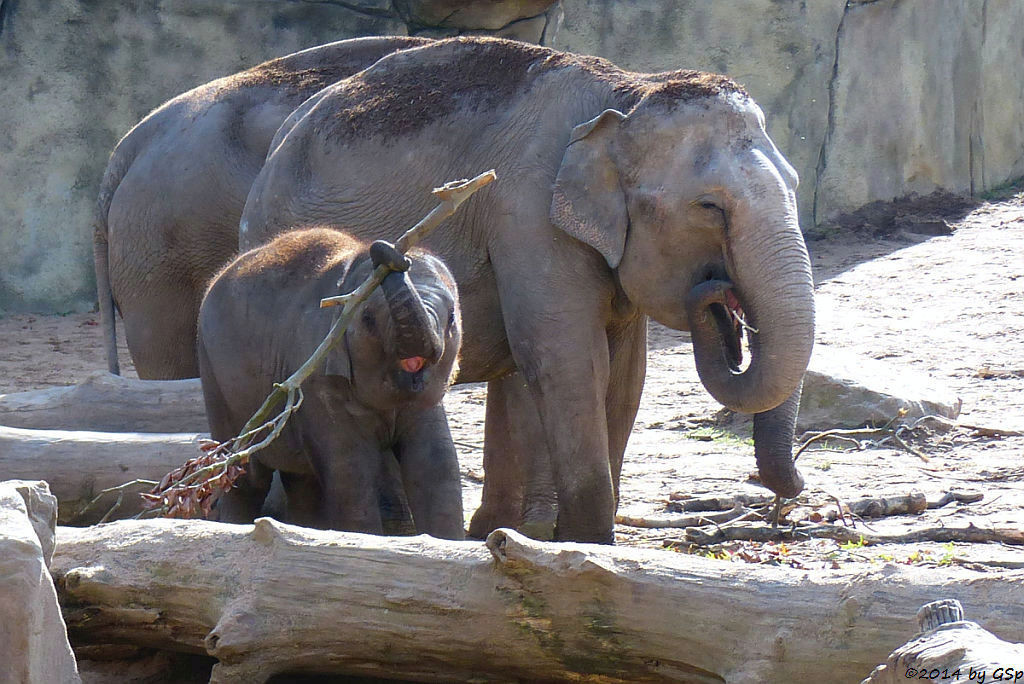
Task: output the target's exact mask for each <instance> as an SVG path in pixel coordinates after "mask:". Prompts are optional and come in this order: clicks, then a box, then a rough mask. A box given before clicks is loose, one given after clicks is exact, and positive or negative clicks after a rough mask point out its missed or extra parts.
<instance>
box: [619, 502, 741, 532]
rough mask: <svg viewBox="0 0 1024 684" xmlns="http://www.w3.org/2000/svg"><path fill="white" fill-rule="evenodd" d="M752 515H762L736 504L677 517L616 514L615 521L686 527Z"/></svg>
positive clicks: (735, 519)
mask: <svg viewBox="0 0 1024 684" xmlns="http://www.w3.org/2000/svg"><path fill="white" fill-rule="evenodd" d="M752 516H757V517H761V514H760V513H758V512H757V511H752V510H751V509H749V508H747V507H745V506H743V505H742V504H736V506H734V507H733V508H732V509H730V510H728V511H722V512H719V513H705V514H701V515H686V516H680V517H675V518H646V517H635V516H630V515H616V516H615V523H616V524H617V525H625V526H626V527H643V528H647V529H662V528H686V527H699V526H701V525H706V524H708V523H731V522H736V521H739V520H744V519H749V518H750V517H752Z"/></svg>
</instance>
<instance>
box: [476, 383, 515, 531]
mask: <svg viewBox="0 0 1024 684" xmlns="http://www.w3.org/2000/svg"><path fill="white" fill-rule="evenodd" d="M517 377H518V378H519V381H520V382H521V381H522V377H521V376H517V375H509V376H506V377H504V378H500V379H498V380H491V381H490V382H488V383H487V413H486V416H485V418H484V490H483V494H482V496H481V502H480V508H478V509H477V510H476V512H475V513H473V517H472V519H471V520H470V522H469V536H470V537H473V538H475V539H484V538H485V537H487V535H488V534H490V533H491V531H493V530H496V529H498V528H499V527H510V528H513V529H514V528H516V527H518V526H519V523H520V522H521V520H522V518H521V516H522V508H523V484H524V483H523V476H522V473H523V466H522V465H521V464H522V463H523V462H524V457H523V455H522V454H521V453H520V451H519V449H518V445H517V443H516V441H515V440H514V439H513V436H514V435H515V430H514V429H513V428H512V425H511V423H510V422H509V416H508V402H507V399H506V394H507V393H508V392H510V391H511V389H512V388H511V385H512V383H514V382H516V380H515V378H517Z"/></svg>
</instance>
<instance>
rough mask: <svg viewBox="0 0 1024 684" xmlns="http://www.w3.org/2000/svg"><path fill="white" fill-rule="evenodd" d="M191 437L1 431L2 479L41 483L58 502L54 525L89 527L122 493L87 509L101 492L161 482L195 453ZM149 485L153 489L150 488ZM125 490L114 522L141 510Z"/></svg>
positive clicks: (128, 433) (115, 494) (132, 495)
mask: <svg viewBox="0 0 1024 684" xmlns="http://www.w3.org/2000/svg"><path fill="white" fill-rule="evenodd" d="M199 437H201V435H197V434H195V433H171V434H157V433H136V432H86V431H68V430H24V429H21V428H9V427H3V426H0V479H3V480H8V479H11V480H14V479H21V480H45V481H46V482H47V483H49V485H50V491H51V492H52V493H53V494H54V496H56V497H57V500H58V502H59V508H58V522H59V523H60V524H62V525H66V524H74V525H88V524H92V523H95V522H97V521H99V520H100V518H102V517H103V515H104V514H105V513H106V512H107V511H108V510H109V509H110V507H111V506H113V505H114V503H115V502H116V501H117V499H118V495H119V493H120V492H110V493H108V494H107V495H105V496H104V497H103V498H101V499H100V500H99V501H97V502H96V503H95V504H94V505H93V506H91V507H88V509H86V507H87V506H88V504H89V502H91V501H92V500H93V499H94V498H95V497H96V496H98V495H99V494H100V493H101V492H102V491H103V490H104V489H107V488H110V487H116V486H118V485H121V484H124V483H125V482H128V481H130V480H134V479H150V480H159V479H160V478H161V477H163V476H164V475H165V474H166V473H168V472H170V471H171V470H173V469H175V468H177V467H178V466H180V465H181V464H182V463H184V462H185V461H186V460H187V459H189V458H192V457H193V456H195V455H196V454H198V453H199V451H198V447H197V441H198V439H199ZM150 486H152V485H150ZM145 489H148V487H146V488H143V487H136V488H135V489H134V490H127V491H126V493H125V496H124V497H123V499H122V505H121V507H120V508H119V510H118V511H117V515H118V517H125V516H129V515H134V514H135V513H138V512H139V511H141V510H142V505H141V504H142V500H141V499H140V498H139V497H137V496H135V495H134V492H135V491H145Z"/></svg>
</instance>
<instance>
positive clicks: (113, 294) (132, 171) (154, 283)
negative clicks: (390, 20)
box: [93, 37, 429, 380]
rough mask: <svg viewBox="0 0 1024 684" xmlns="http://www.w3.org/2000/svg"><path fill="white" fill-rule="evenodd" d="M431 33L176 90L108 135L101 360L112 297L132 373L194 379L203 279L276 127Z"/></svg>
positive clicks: (324, 52)
mask: <svg viewBox="0 0 1024 684" xmlns="http://www.w3.org/2000/svg"><path fill="white" fill-rule="evenodd" d="M428 42H429V41H427V40H424V39H419V38H403V37H389V38H360V39H355V40H343V41H339V42H336V43H330V44H328V45H323V46H320V47H315V48H311V49H309V50H304V51H302V52H297V53H295V54H292V55H288V56H286V57H282V58H280V59H276V60H272V61H270V62H266V63H264V64H261V65H259V66H257V67H254V68H252V69H250V70H248V71H243V72H241V73H238V74H234V75H232V76H228V77H226V78H221V79H218V80H216V81H213V82H211V83H207V84H206V85H203V86H200V87H198V88H195V89H194V90H190V91H188V92H187V93H184V94H182V95H179V96H178V97H175V98H174V99H172V100H170V101H169V102H167V103H165V104H164V105H162V106H161V107H159V108H158V109H156V110H154V111H153V112H152V113H150V114H149V115H148V116H146V118H145V119H143V120H142V121H141V122H140V123H139V124H138V125H137V126H135V127H134V128H133V129H132V130H131V131H129V133H128V134H127V135H125V136H124V138H122V139H121V141H120V142H119V143H118V144H117V147H116V148H115V149H114V152H113V154H112V155H111V157H110V161H109V163H108V165H107V170H106V173H105V174H104V177H103V181H102V185H101V188H100V196H99V206H98V215H97V221H96V230H95V235H94V241H93V242H94V244H93V246H94V257H95V264H96V283H97V290H98V296H99V304H100V312H101V317H102V320H103V330H104V343H105V345H106V349H107V365H108V367H109V369H110V372H112V373H115V374H116V373H118V372H119V369H118V364H117V353H116V347H115V341H114V340H115V337H114V325H115V324H114V307H115V306H116V307H117V309H118V310H120V312H121V316H122V318H123V320H124V326H125V337H126V338H127V341H128V348H129V350H130V351H131V355H132V360H133V361H134V362H135V368H136V370H137V371H138V373H139V377H141V378H144V379H155V380H170V379H175V378H190V377H196V376H197V375H198V374H199V366H198V364H197V361H196V350H195V337H196V315H197V314H198V312H199V302H200V299H201V298H202V296H203V291H204V289H205V287H206V284H207V283H208V282H209V280H210V278H211V277H213V274H214V273H215V272H216V271H217V269H218V268H220V267H221V266H222V265H223V264H224V263H226V262H227V261H228V260H229V259H230V258H231V257H232V256H234V255H235V254H237V252H238V219H239V216H240V215H241V213H242V206H243V205H244V203H245V196H246V194H247V193H248V192H249V186H250V185H251V184H252V180H253V179H254V178H255V177H256V173H257V172H258V171H259V169H260V166H261V165H262V164H263V159H264V157H265V156H266V153H267V148H268V147H270V141H271V139H272V138H273V135H274V132H275V131H276V130H277V128H278V126H280V124H281V122H282V121H284V120H285V118H286V117H287V116H288V114H289V113H290V112H291V111H292V110H293V109H295V107H297V106H298V105H299V104H300V103H301V102H302V101H303V100H305V99H306V98H307V97H309V96H310V95H312V94H314V93H315V92H317V91H318V90H320V89H321V88H323V87H324V86H325V85H328V84H330V83H333V82H334V81H336V80H338V79H340V78H344V77H345V76H349V75H350V74H353V73H355V72H357V71H359V70H360V69H363V68H364V67H366V66H369V65H370V64H372V63H373V62H375V61H376V60H378V59H379V58H380V57H382V56H383V55H386V54H388V53H390V52H393V51H394V50H398V49H401V48H406V47H413V46H417V45H423V44H426V43H428Z"/></svg>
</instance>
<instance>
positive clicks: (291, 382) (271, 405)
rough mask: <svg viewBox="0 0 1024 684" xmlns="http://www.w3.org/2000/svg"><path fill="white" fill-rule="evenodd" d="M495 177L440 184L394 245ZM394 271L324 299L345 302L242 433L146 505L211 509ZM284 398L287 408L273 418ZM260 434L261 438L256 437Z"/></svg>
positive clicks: (405, 245)
mask: <svg viewBox="0 0 1024 684" xmlns="http://www.w3.org/2000/svg"><path fill="white" fill-rule="evenodd" d="M495 178H496V176H495V174H494V171H493V170H491V171H487V172H485V173H482V174H480V175H479V176H477V177H476V178H473V179H470V180H460V181H453V182H450V183H446V184H445V185H444V186H442V187H440V188H436V189H435V190H434V195H435V196H436V197H437V198H438V199H440V200H441V203H440V204H438V206H437V207H435V208H434V209H433V210H432V211H431V212H430V213H429V214H427V215H426V216H425V217H423V219H421V220H420V221H419V223H417V224H416V225H415V226H413V227H412V228H410V229H409V230H407V231H406V232H405V233H404V234H403V235H402V236H401V237H400V238H399V239H398V242H397V243H396V244H395V249H396V250H397V251H398V252H399V253H400V254H403V255H404V254H405V253H406V252H407V251H408V250H410V249H412V248H413V247H415V246H416V245H417V244H418V243H419V242H420V241H421V240H423V239H424V238H425V237H426V236H427V235H429V234H430V233H431V232H432V231H433V230H434V229H435V228H437V226H439V225H440V224H441V223H442V222H443V221H444V220H445V219H446V218H448V217H449V216H451V215H452V214H453V213H455V211H456V210H457V209H458V208H459V206H460V205H461V204H462V203H463V202H465V201H466V200H467V199H469V197H470V196H471V195H472V194H473V193H475V192H476V191H477V190H479V189H480V188H482V187H483V186H485V185H487V184H488V183H490V182H491V181H493V180H494V179H495ZM391 271H392V269H391V267H390V266H389V265H388V264H382V265H380V266H377V267H376V268H375V269H374V270H373V273H371V274H370V276H369V277H368V278H367V279H366V280H365V281H363V283H362V284H361V285H359V287H357V288H356V289H355V290H354V291H352V292H350V293H347V294H344V295H340V296H338V297H328V298H325V299H322V300H321V301H320V307H321V308H326V307H331V306H342V307H343V308H342V311H341V314H340V315H339V316H338V319H337V320H336V321H335V322H334V324H333V325H332V326H331V329H330V331H329V332H328V333H327V336H326V337H325V338H324V340H323V342H321V343H320V345H319V346H318V347H317V348H316V350H315V351H314V352H313V354H312V356H310V358H309V359H308V360H307V361H306V362H305V363H304V364H302V366H301V367H300V368H299V369H298V370H297V371H295V372H294V373H293V374H292V375H291V376H290V377H289V378H288V379H287V380H284V381H283V382H281V383H278V384H275V385H274V389H273V391H272V392H271V393H270V395H269V396H268V397H267V398H266V400H265V401H264V402H263V405H262V406H260V408H259V409H258V410H257V411H256V413H255V414H254V415H253V416H252V417H251V418H250V419H249V421H248V422H247V423H246V424H245V426H244V427H243V428H242V430H241V434H239V435H238V436H237V437H234V438H232V439H230V440H228V441H226V442H224V443H221V444H219V443H216V442H207V443H205V444H204V445H202V447H201V448H202V450H203V453H202V454H201V455H200V456H197V457H196V458H194V459H190V460H189V461H187V462H186V463H185V464H184V465H182V466H181V467H180V468H178V469H176V470H174V471H173V472H171V473H168V474H167V475H166V476H164V478H163V479H162V480H161V481H160V482H159V483H158V484H157V485H156V486H155V487H154V488H153V489H152V490H150V492H148V493H146V494H143V495H142V496H143V498H144V499H145V500H146V504H145V505H146V508H147V509H149V511H147V512H150V513H151V514H152V513H155V514H157V515H165V516H169V517H182V518H191V517H194V516H196V515H198V514H199V513H202V514H204V515H208V514H209V513H210V510H211V508H212V506H213V504H214V502H215V501H216V500H217V498H219V497H220V495H221V494H223V493H224V492H226V491H228V490H229V489H231V487H232V486H233V484H234V482H235V481H236V480H237V479H238V477H240V476H241V474H242V473H243V472H244V468H245V466H246V464H247V463H248V460H249V458H250V456H251V455H252V454H254V453H255V452H257V451H259V450H260V449H263V448H264V447H266V446H267V445H269V444H270V443H271V442H272V441H274V439H276V438H277V436H278V435H279V434H280V433H281V430H283V429H284V426H285V423H286V422H287V421H288V418H289V417H290V416H291V414H292V413H294V412H295V411H296V410H298V408H299V407H300V406H301V405H302V389H301V385H302V383H303V381H305V380H306V378H308V377H309V376H310V375H312V373H313V371H314V370H316V368H317V367H319V365H320V364H321V363H322V362H323V360H324V358H326V356H327V354H328V352H329V351H330V350H331V348H333V347H334V345H335V344H337V342H338V341H339V340H340V339H342V336H343V335H344V333H345V330H346V329H347V328H348V325H349V322H350V321H351V320H352V319H353V318H354V317H355V313H356V308H357V307H359V305H360V304H362V303H363V302H364V301H366V299H368V298H369V296H370V295H371V294H372V293H373V291H374V290H375V289H376V288H377V287H378V286H379V285H380V284H381V282H382V281H383V280H384V278H386V277H387V276H388V274H390V273H391ZM282 402H283V403H284V408H283V409H282V410H281V411H280V412H279V413H278V414H277V415H276V416H274V417H273V418H271V415H272V414H273V412H274V411H275V410H276V409H277V407H279V406H280V405H281V404H282ZM261 437H262V439H261V440H260V441H259V442H256V443H254V442H255V441H256V440H257V439H260V438H261Z"/></svg>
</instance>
